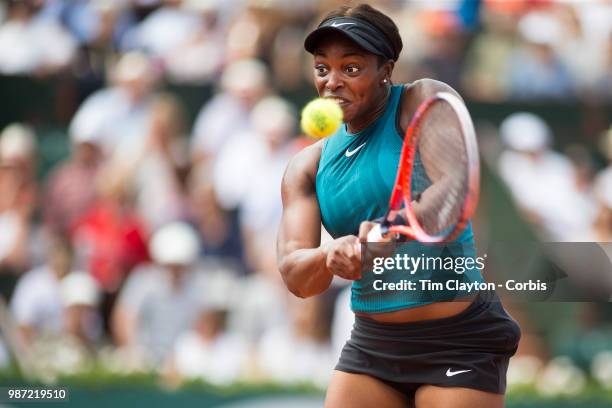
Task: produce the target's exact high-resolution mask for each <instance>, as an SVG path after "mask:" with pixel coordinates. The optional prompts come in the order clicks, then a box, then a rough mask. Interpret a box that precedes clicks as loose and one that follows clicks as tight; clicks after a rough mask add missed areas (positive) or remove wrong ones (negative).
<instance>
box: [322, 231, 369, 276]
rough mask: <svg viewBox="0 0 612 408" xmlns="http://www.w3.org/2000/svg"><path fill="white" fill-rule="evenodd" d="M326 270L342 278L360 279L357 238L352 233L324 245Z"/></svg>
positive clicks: (359, 254)
mask: <svg viewBox="0 0 612 408" xmlns="http://www.w3.org/2000/svg"><path fill="white" fill-rule="evenodd" d="M324 250H325V253H326V259H325V266H326V267H327V270H328V271H329V272H330V273H332V274H334V275H337V276H340V277H341V278H344V279H349V280H357V279H361V252H360V251H359V239H358V238H357V237H356V236H354V235H348V236H345V237H342V238H338V239H335V240H333V241H332V242H330V243H328V244H326V245H325V247H324Z"/></svg>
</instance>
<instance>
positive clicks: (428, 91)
mask: <svg viewBox="0 0 612 408" xmlns="http://www.w3.org/2000/svg"><path fill="white" fill-rule="evenodd" d="M404 92H407V93H408V94H412V97H413V98H415V99H418V100H419V102H420V101H423V100H425V99H427V98H430V97H432V96H434V95H435V94H436V93H438V92H448V93H451V94H453V95H455V96H458V97H460V98H461V96H460V95H459V93H458V92H457V91H456V90H455V89H454V88H453V87H452V86H450V85H448V84H447V83H445V82H442V81H438V80H436V79H431V78H422V79H417V80H416V81H414V82H411V83H408V84H405V85H404Z"/></svg>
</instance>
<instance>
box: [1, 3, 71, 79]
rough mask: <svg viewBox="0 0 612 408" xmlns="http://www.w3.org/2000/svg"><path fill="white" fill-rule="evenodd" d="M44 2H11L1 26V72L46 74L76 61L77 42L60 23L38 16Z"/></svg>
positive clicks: (64, 67)
mask: <svg viewBox="0 0 612 408" xmlns="http://www.w3.org/2000/svg"><path fill="white" fill-rule="evenodd" d="M42 3H43V2H41V1H37V0H11V1H9V7H8V16H7V17H8V18H7V20H6V21H4V23H2V25H0V73H3V74H9V75H24V74H34V75H41V74H42V75H45V74H53V73H56V72H59V71H62V70H64V69H66V68H67V67H68V65H69V64H70V63H71V62H72V60H73V57H74V54H75V51H76V46H77V43H76V41H75V39H74V38H73V37H72V36H71V35H70V33H69V32H68V31H66V30H65V29H64V28H63V27H62V25H61V24H60V23H59V21H56V20H55V19H53V18H50V17H48V18H45V17H44V16H40V15H37V13H38V12H39V9H40V6H41V5H42Z"/></svg>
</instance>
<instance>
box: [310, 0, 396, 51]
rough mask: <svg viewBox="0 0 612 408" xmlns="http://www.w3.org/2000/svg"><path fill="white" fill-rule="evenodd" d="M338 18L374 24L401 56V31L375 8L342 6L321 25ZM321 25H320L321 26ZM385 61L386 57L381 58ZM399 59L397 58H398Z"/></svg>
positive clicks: (366, 5) (324, 18) (329, 14)
mask: <svg viewBox="0 0 612 408" xmlns="http://www.w3.org/2000/svg"><path fill="white" fill-rule="evenodd" d="M336 17H352V18H358V19H361V20H364V21H367V22H368V23H370V24H372V25H373V26H375V27H376V28H378V29H379V30H380V31H381V32H382V33H383V34H384V35H385V37H386V39H387V40H388V41H389V44H391V47H392V48H393V52H394V53H395V55H396V57H397V56H399V54H400V52H401V51H402V47H403V46H404V44H403V43H402V38H401V37H400V34H399V30H398V29H397V26H396V25H395V23H394V22H393V20H391V19H390V18H389V17H388V16H387V15H386V14H384V13H382V12H380V11H378V10H376V9H375V8H374V7H372V6H370V5H369V4H359V5H357V6H341V7H338V8H337V9H335V10H332V11H330V12H329V13H328V14H327V15H326V16H325V17H323V20H322V21H321V24H323V23H324V22H326V21H327V20H331V19H332V18H336ZM321 24H319V25H321ZM381 58H383V59H384V57H381ZM396 59H397V58H396ZM381 62H386V61H384V60H383V61H381Z"/></svg>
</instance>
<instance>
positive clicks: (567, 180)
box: [499, 150, 595, 241]
mask: <svg viewBox="0 0 612 408" xmlns="http://www.w3.org/2000/svg"><path fill="white" fill-rule="evenodd" d="M539 154H540V155H539V156H538V158H537V159H535V160H534V159H533V158H532V157H531V156H529V155H526V154H523V153H520V152H516V151H511V150H508V151H505V152H504V153H502V155H501V157H500V160H499V170H500V175H501V177H502V179H503V180H504V181H505V183H506V184H507V185H508V187H509V188H510V191H511V192H512V195H513V197H514V199H515V200H516V202H517V203H518V204H519V205H520V206H521V207H522V208H525V209H527V210H529V211H532V212H533V213H535V214H537V216H538V217H539V218H540V220H541V222H542V226H543V227H544V229H545V232H546V235H548V238H551V239H552V240H554V241H574V240H575V238H576V236H583V235H584V234H585V229H586V228H589V227H590V226H591V225H592V223H593V218H594V216H595V206H594V204H593V200H592V198H591V197H590V195H588V194H587V193H584V192H579V191H578V190H577V187H576V172H575V169H574V167H573V166H572V164H571V162H570V161H569V159H567V158H566V157H565V156H563V155H561V154H559V153H556V152H553V151H551V150H545V151H542V152H540V153H539Z"/></svg>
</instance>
